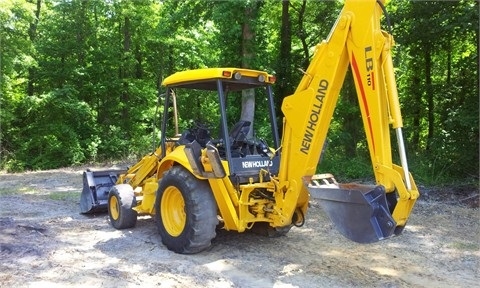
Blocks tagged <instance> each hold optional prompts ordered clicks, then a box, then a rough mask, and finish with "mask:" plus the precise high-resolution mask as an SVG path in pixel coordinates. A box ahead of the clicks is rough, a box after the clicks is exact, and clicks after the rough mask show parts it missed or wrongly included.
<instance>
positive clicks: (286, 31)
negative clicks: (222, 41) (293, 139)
mask: <svg viewBox="0 0 480 288" xmlns="http://www.w3.org/2000/svg"><path fill="white" fill-rule="evenodd" d="M289 7H290V1H288V0H287V1H282V27H281V28H280V37H281V38H280V55H279V60H278V63H279V66H278V68H277V71H278V72H277V84H276V91H277V93H276V94H277V97H275V109H276V110H277V111H278V112H279V113H278V116H279V119H280V120H281V117H282V115H281V113H280V111H281V108H282V101H283V98H284V97H285V96H287V95H290V94H292V92H293V91H292V88H291V85H290V81H291V79H292V73H291V67H290V66H291V62H292V54H291V53H292V52H291V51H292V25H291V21H290V13H289ZM279 123H281V122H279ZM279 130H280V131H279V133H282V127H279Z"/></svg>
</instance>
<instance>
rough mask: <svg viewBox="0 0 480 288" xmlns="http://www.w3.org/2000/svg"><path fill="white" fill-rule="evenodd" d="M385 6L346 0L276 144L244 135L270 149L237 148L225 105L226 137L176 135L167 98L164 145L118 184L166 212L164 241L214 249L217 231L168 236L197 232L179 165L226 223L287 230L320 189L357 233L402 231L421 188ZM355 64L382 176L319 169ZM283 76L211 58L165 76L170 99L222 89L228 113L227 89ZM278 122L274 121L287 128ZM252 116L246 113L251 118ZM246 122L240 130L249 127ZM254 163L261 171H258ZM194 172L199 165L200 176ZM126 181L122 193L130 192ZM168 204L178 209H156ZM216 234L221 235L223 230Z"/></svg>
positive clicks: (289, 102) (140, 208) (368, 238)
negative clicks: (412, 168)
mask: <svg viewBox="0 0 480 288" xmlns="http://www.w3.org/2000/svg"><path fill="white" fill-rule="evenodd" d="M383 9H384V7H383V1H375V0H371V1H355V0H346V1H345V5H344V8H343V9H342V11H341V12H340V15H339V16H338V19H337V21H336V23H335V25H334V26H333V28H332V30H331V32H330V34H329V35H328V37H327V38H326V39H325V40H323V41H322V42H321V43H319V44H318V45H317V47H316V51H315V54H314V56H313V59H312V60H311V63H310V65H309V67H308V69H307V70H306V71H305V72H304V75H303V78H302V79H301V81H300V83H299V85H298V87H297V89H296V91H295V92H294V93H293V94H292V95H290V96H287V97H285V98H284V100H283V104H282V112H283V114H284V121H283V122H284V123H283V133H282V139H281V141H280V140H279V139H274V141H273V142H274V143H275V145H274V147H269V148H268V149H267V150H265V149H264V148H260V147H263V146H262V143H257V142H248V141H247V140H246V139H243V138H242V139H243V140H238V139H237V140H238V141H239V142H241V144H239V145H243V146H244V147H246V146H249V145H250V146H249V147H250V150H252V149H253V150H255V151H257V150H258V151H260V150H261V149H264V150H263V152H261V153H260V154H261V155H260V154H258V153H257V152H255V151H254V152H255V153H254V155H247V156H241V157H240V156H238V157H236V156H231V154H232V152H233V150H234V149H237V148H232V147H233V146H232V143H235V141H237V140H236V139H234V138H232V136H231V135H229V134H228V131H227V130H226V129H227V128H226V126H227V123H226V120H225V118H226V116H225V115H223V114H222V115H221V116H222V117H221V119H222V120H221V122H222V123H221V124H222V127H223V128H222V130H221V131H220V132H221V133H220V134H221V137H220V138H222V139H223V140H218V141H217V140H213V139H212V140H209V141H206V142H205V143H201V144H199V143H197V141H191V142H189V141H183V139H182V137H183V136H181V135H173V137H170V138H169V137H168V136H166V135H163V134H165V133H166V131H167V126H166V125H167V122H169V119H168V118H167V117H168V116H167V114H168V113H167V112H166V111H168V105H167V104H165V107H166V108H165V110H164V111H165V112H164V115H163V116H164V119H163V122H162V128H161V130H162V140H161V144H160V146H159V147H158V148H157V150H156V151H155V152H153V153H151V154H150V155H147V156H145V157H144V158H143V159H142V160H141V161H139V162H138V163H137V164H136V165H134V166H133V167H131V168H130V169H128V171H127V172H126V173H121V174H119V175H117V176H118V180H117V181H116V184H129V185H130V186H131V187H132V189H133V191H134V195H135V203H134V204H133V205H132V207H130V208H129V209H132V210H134V211H136V213H137V214H150V215H157V221H159V222H162V221H163V224H160V226H159V228H160V230H161V233H162V231H163V233H164V234H162V241H163V238H167V236H169V237H170V238H171V240H172V242H168V240H165V241H164V243H165V244H166V245H167V247H168V248H169V249H172V250H174V251H176V252H179V253H195V252H198V251H201V250H203V249H205V247H207V246H208V245H209V243H210V242H209V241H210V240H211V239H208V240H207V241H206V242H205V243H207V242H208V243H207V244H205V243H204V244H202V245H200V244H199V245H198V247H200V248H195V247H196V246H195V247H193V248H192V247H190V246H189V247H187V248H185V247H186V246H188V245H187V244H185V245H184V246H182V247H177V244H169V243H175V242H174V240H175V239H177V238H178V239H181V241H180V242H182V241H183V240H184V238H185V237H188V236H185V235H184V233H183V231H184V229H185V227H188V225H191V223H190V222H189V221H191V219H190V218H189V217H190V216H189V213H190V212H191V211H189V209H190V208H189V207H187V206H188V205H189V201H187V200H188V199H189V197H194V196H195V192H192V194H189V195H186V194H184V193H183V192H182V191H183V190H185V188H182V187H183V186H182V187H180V186H181V185H174V184H168V183H170V182H171V180H168V181H170V182H168V181H167V180H166V181H167V182H168V183H162V181H163V177H164V175H167V174H169V173H170V172H169V171H170V170H175V171H177V170H178V171H177V172H175V173H177V174H179V175H182V176H181V177H183V178H182V179H186V180H185V181H186V182H188V181H192V182H195V181H198V183H196V184H189V185H191V186H192V187H197V186H193V185H197V184H198V185H200V186H201V187H202V189H203V190H207V191H211V194H213V198H214V202H215V206H216V211H214V213H215V215H217V216H218V218H219V219H220V224H221V225H220V226H221V227H222V228H223V229H226V230H233V231H238V232H243V231H245V230H248V229H252V228H254V226H255V225H256V224H258V223H262V224H264V226H265V227H267V228H266V231H274V232H277V233H279V234H282V233H283V234H284V233H286V231H288V229H290V227H292V226H301V225H302V224H303V223H304V222H305V217H306V215H307V210H308V207H309V205H308V204H309V201H310V199H311V198H318V199H319V200H320V202H321V203H322V206H323V207H324V208H325V210H326V212H327V214H329V216H330V218H331V219H332V221H333V222H334V223H335V225H336V226H337V228H338V229H339V231H340V232H341V233H342V234H343V235H345V236H346V237H348V238H350V239H352V240H354V241H357V242H363V243H368V242H374V241H377V240H381V239H384V238H388V237H390V236H392V235H394V234H400V233H401V231H402V230H403V227H404V226H405V225H406V223H407V220H408V218H409V216H410V213H411V211H412V208H413V206H414V204H415V201H416V199H417V198H418V197H419V192H418V188H417V187H416V185H415V182H414V179H413V177H412V176H411V174H410V172H409V170H408V166H407V162H406V155H405V151H404V146H403V136H402V132H401V128H402V126H403V123H402V118H401V112H400V104H399V100H398V93H397V90H396V82H395V76H394V69H393V64H392V56H391V49H392V47H393V44H394V41H393V37H392V36H391V35H390V34H389V33H387V32H385V31H383V30H382V29H381V27H380V18H381V16H382V13H383ZM349 67H350V69H351V71H352V73H353V78H354V81H355V86H356V91H357V95H358V103H359V105H360V110H361V114H362V119H363V126H364V129H365V134H366V138H367V142H368V148H369V152H370V156H371V163H372V168H373V169H372V170H373V173H374V176H375V179H376V183H375V185H374V186H363V185H357V184H338V183H337V182H336V181H335V179H334V178H333V176H331V175H316V170H317V166H318V161H319V158H320V155H321V153H322V148H323V147H324V143H325V140H326V137H327V132H328V129H329V126H330V122H331V119H332V116H333V112H334V109H335V106H336V104H337V100H338V96H339V92H340V88H341V87H342V84H343V82H344V78H345V74H346V72H347V69H348V68H349ZM274 82H275V77H274V76H272V75H270V74H268V73H266V72H263V71H257V70H250V69H241V68H208V69H197V70H189V71H183V72H177V73H175V74H173V75H171V76H170V77H168V78H166V79H165V80H164V81H163V83H162V84H163V85H164V86H165V87H166V89H167V93H166V95H167V96H166V97H165V101H166V103H167V102H168V101H169V100H168V99H169V97H170V95H171V94H173V93H174V90H175V89H178V88H184V89H189V88H192V89H200V90H207V91H216V92H218V93H219V101H220V104H219V105H220V107H221V108H220V111H221V113H225V111H224V110H225V109H226V108H225V104H224V103H223V102H222V101H224V100H223V99H224V98H225V96H224V95H223V94H224V93H226V91H235V90H243V89H253V88H256V87H257V88H258V87H259V88H266V89H267V92H268V95H269V97H272V95H271V88H270V86H271V85H272V84H274ZM270 100H273V98H272V99H270ZM272 107H273V101H271V103H270V107H268V110H269V111H270V114H271V117H272V118H275V117H274V116H275V114H274V111H272V110H273V108H272ZM175 111H176V107H175ZM272 123H273V124H272V125H273V130H278V128H277V127H276V126H275V125H276V124H275V123H274V122H272ZM248 124H249V123H247V124H245V123H241V125H243V126H245V127H246V126H248ZM241 125H240V126H238V127H240V128H239V130H238V131H243V130H242V129H243V128H242V127H243V126H242V127H241ZM238 127H237V128H238ZM392 129H393V130H394V131H395V133H396V135H397V140H398V141H397V142H398V145H399V149H398V150H399V153H400V159H401V164H400V165H397V164H394V163H393V161H392V148H391V143H390V131H391V130H392ZM245 131H246V130H245ZM177 133H178V132H177ZM274 133H276V132H274ZM229 138H231V139H230V140H226V139H229ZM274 138H278V135H275V137H274ZM196 140H198V139H196ZM242 141H243V142H242ZM199 142H201V141H199ZM252 143H253V144H252ZM231 146H232V147H231ZM252 147H253V148H252ZM224 150H225V151H224ZM231 150H232V151H231ZM242 157H243V158H242ZM182 169H183V170H182ZM253 170H255V172H254V173H252V172H251V171H253ZM183 171H188V172H183ZM247 172H248V173H247ZM172 173H173V172H172ZM249 173H250V174H249ZM188 175H193V176H192V177H193V178H190V176H188ZM170 177H172V179H173V178H174V177H175V176H168V178H169V179H170ZM191 179H196V180H191ZM239 179H240V180H239ZM87 186H88V185H87ZM90 187H92V186H91V185H90ZM162 187H163V188H162ZM122 189H123V188H122ZM162 189H163V190H162ZM196 189H197V188H196ZM198 189H200V188H198ZM84 190H85V187H84ZM203 190H202V191H203ZM119 191H120V190H119ZM119 191H117V192H118V193H117V192H116V193H117V194H118V195H121V193H120V192H121V191H120V192H119ZM159 193H161V195H160V194H159ZM113 194H114V195H113V196H115V195H117V194H115V193H113ZM207 194H209V193H207ZM158 195H160V196H158ZM192 195H193V196H192ZM110 197H112V196H110ZM117 197H118V198H119V199H114V200H112V203H113V204H114V205H112V207H117V206H120V205H121V204H123V202H122V201H120V200H121V199H122V197H120V196H117ZM94 198H95V197H94ZM187 198H188V199H187ZM128 199H129V198H128ZM162 201H163V202H162ZM82 202H83V201H82ZM200 202H201V201H200ZM169 207H171V208H169ZM185 207H187V208H185ZM162 209H166V210H169V209H171V211H170V212H169V211H157V210H162ZM192 209H193V208H192ZM114 210H115V209H114ZM113 212H114V213H115V214H114V215H113V218H114V219H113V220H112V221H116V219H118V218H121V217H122V213H117V212H115V211H113ZM120 212H121V211H120ZM169 213H170V214H169ZM192 213H193V212H192ZM124 214H125V213H124ZM199 215H201V212H199ZM111 217H112V215H111ZM129 217H130V216H129ZM209 217H210V216H209ZM210 218H212V217H210ZM210 218H209V219H210ZM132 221H133V220H132ZM192 221H193V220H192ZM211 221H212V223H213V222H215V221H216V220H211ZM127 222H128V223H130V221H127ZM122 223H123V222H122ZM118 225H119V227H120V228H124V227H125V225H123V226H122V224H118ZM212 225H213V224H212ZM212 225H210V226H212ZM199 227H200V226H199ZM192 233H193V232H192ZM209 235H213V236H209V237H214V232H211V233H210V234H209ZM195 237H197V238H195ZM195 237H194V236H192V239H194V240H197V239H200V238H201V236H195ZM202 237H203V236H202ZM207 238H208V237H207ZM187 240H188V239H187ZM202 241H203V240H202ZM177 242H179V241H177ZM187 242H188V241H187ZM199 242H201V241H200V240H199ZM178 245H180V244H178ZM182 245H183V244H182Z"/></svg>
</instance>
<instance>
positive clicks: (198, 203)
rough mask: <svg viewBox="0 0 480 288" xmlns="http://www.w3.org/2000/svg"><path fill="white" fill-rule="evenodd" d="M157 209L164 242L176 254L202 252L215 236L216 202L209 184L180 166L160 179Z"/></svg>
mask: <svg viewBox="0 0 480 288" xmlns="http://www.w3.org/2000/svg"><path fill="white" fill-rule="evenodd" d="M155 211H156V213H155V220H156V221H155V222H156V224H157V227H158V230H159V233H160V236H161V237H162V243H163V244H164V245H165V246H166V247H167V248H168V249H169V250H172V251H174V252H176V253H181V254H193V253H198V252H200V251H203V250H205V249H206V248H208V247H210V245H211V240H212V239H213V238H215V236H216V234H215V227H216V225H217V223H218V219H217V205H216V203H215V199H214V197H213V194H212V191H211V189H210V186H209V185H208V182H207V181H204V180H199V179H197V178H195V176H193V175H192V174H191V173H190V172H189V171H188V170H186V169H185V168H183V167H181V166H174V167H172V168H171V169H170V170H169V171H168V172H167V173H165V175H164V177H163V178H162V179H161V180H160V183H159V187H158V191H157V198H156V201H155Z"/></svg>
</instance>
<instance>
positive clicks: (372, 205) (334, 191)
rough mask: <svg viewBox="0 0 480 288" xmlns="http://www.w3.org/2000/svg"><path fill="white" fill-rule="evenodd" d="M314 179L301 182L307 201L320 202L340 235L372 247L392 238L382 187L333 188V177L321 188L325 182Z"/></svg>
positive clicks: (391, 226)
mask: <svg viewBox="0 0 480 288" xmlns="http://www.w3.org/2000/svg"><path fill="white" fill-rule="evenodd" d="M316 176H319V175H315V176H313V177H311V178H310V177H305V178H304V181H305V184H306V185H307V187H308V190H309V192H310V197H312V198H314V199H318V200H320V201H319V204H320V206H321V207H322V208H323V209H324V210H325V212H326V213H327V215H328V216H329V218H330V220H331V221H332V222H333V224H334V225H335V227H336V228H337V230H338V231H339V232H340V233H341V234H342V235H344V236H345V237H347V238H348V239H350V240H352V241H355V242H358V243H372V242H377V241H379V240H382V239H385V238H389V237H391V236H392V235H393V234H394V231H395V226H396V223H395V220H393V218H392V215H391V214H390V211H389V208H388V203H387V198H386V194H385V189H384V188H383V186H370V185H360V184H337V183H336V182H335V180H334V179H333V177H332V178H331V179H333V181H334V183H331V182H330V183H328V184H325V183H326V182H324V179H325V178H317V179H315V177H316ZM330 176H331V175H330ZM318 179H322V180H321V181H317V180H318Z"/></svg>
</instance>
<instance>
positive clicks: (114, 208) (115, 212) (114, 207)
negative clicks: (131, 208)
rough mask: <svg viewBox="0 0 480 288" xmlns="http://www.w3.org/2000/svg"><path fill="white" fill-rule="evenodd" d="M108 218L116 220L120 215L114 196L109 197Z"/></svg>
mask: <svg viewBox="0 0 480 288" xmlns="http://www.w3.org/2000/svg"><path fill="white" fill-rule="evenodd" d="M109 208H110V216H111V217H112V219H113V220H117V219H118V217H119V215H120V211H119V210H120V207H119V205H118V199H117V197H115V196H112V197H110V204H109Z"/></svg>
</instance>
